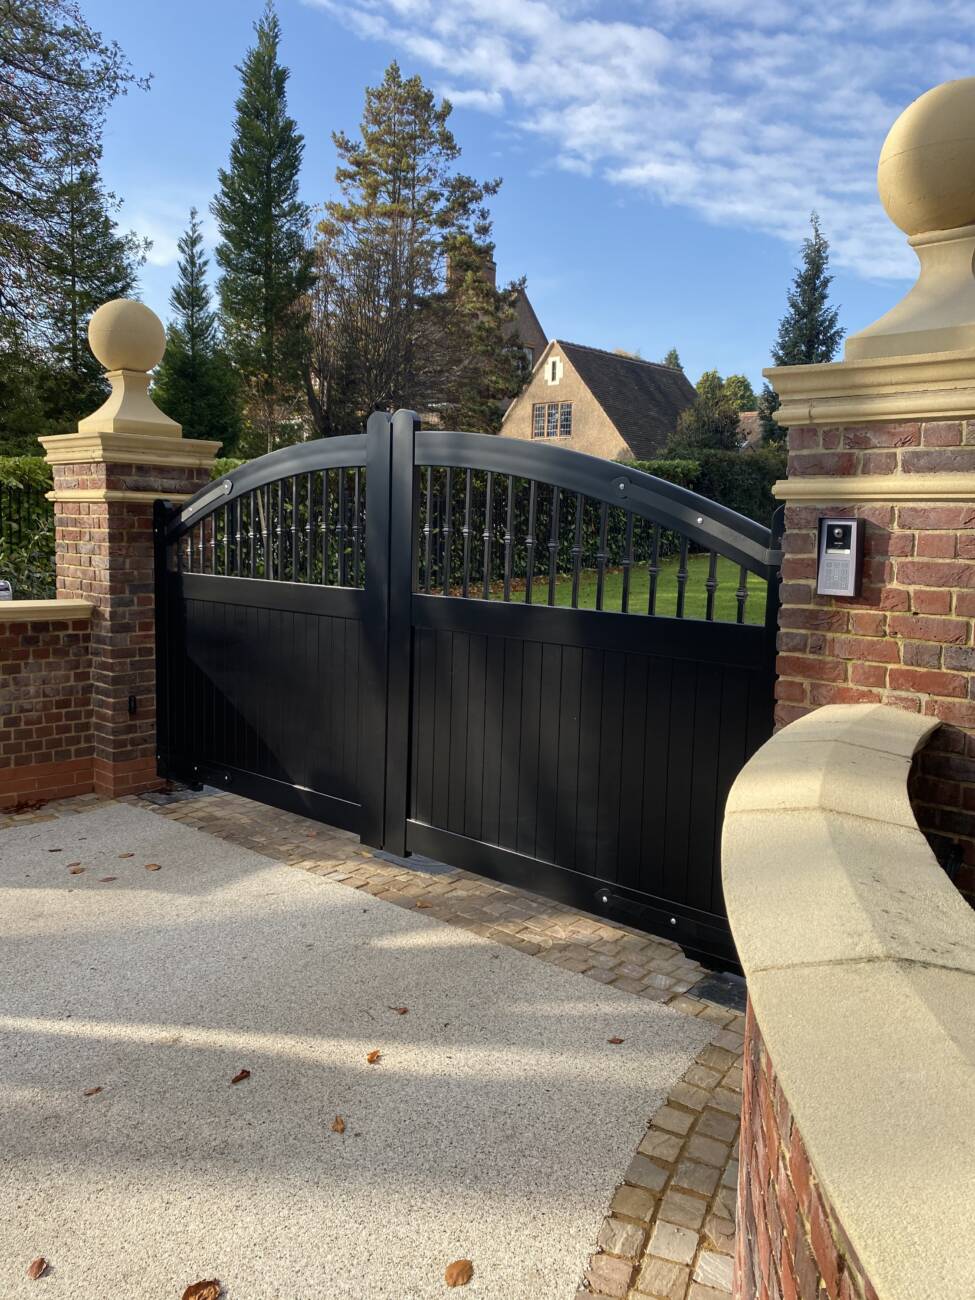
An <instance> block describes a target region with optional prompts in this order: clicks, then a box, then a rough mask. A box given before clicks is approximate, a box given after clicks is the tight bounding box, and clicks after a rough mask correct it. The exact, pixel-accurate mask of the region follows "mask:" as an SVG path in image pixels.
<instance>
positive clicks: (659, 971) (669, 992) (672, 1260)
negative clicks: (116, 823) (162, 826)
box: [0, 794, 745, 1300]
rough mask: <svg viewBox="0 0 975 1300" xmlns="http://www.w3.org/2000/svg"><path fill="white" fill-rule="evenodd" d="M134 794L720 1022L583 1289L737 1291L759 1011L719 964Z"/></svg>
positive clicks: (216, 807)
mask: <svg viewBox="0 0 975 1300" xmlns="http://www.w3.org/2000/svg"><path fill="white" fill-rule="evenodd" d="M156 798H157V797H156V796H143V797H132V798H129V799H127V800H125V802H128V803H136V804H138V805H139V806H140V807H148V808H150V809H151V810H152V811H153V812H156V813H158V814H160V815H161V816H163V817H169V818H172V819H174V820H176V821H180V822H183V823H184V824H185V825H187V826H192V827H194V828H195V829H198V830H201V831H205V832H207V833H209V834H211V835H216V836H218V837H219V838H221V839H224V840H227V841H229V842H231V843H234V844H240V845H242V846H244V847H246V848H248V849H251V850H253V851H254V852H257V853H262V854H264V855H265V856H267V857H269V858H273V859H274V860H275V861H278V862H286V863H288V864H289V865H291V866H295V867H299V868H301V869H303V870H306V871H310V872H312V873H314V874H315V875H320V876H324V877H326V878H328V879H330V880H333V881H335V882H337V883H341V884H344V885H347V886H349V887H351V888H354V889H361V890H363V891H365V892H366V893H369V894H373V895H375V896H376V897H378V898H384V899H386V900H387V901H388V902H391V903H395V904H396V905H397V906H399V907H407V908H415V907H420V908H424V909H429V911H430V915H431V916H435V917H437V918H438V919H439V920H441V921H444V922H446V923H447V924H450V925H457V926H460V927H462V928H464V929H466V930H470V931H472V932H473V933H475V934H480V935H484V936H486V937H488V938H490V939H493V940H494V941H496V942H498V943H503V944H505V945H507V946H508V947H511V948H517V949H518V950H519V951H521V952H524V953H527V954H529V955H531V956H534V957H537V958H538V959H539V960H540V961H548V962H551V963H553V964H554V965H557V966H561V967H562V968H563V969H566V970H570V971H573V972H575V973H578V974H579V975H581V976H583V977H584V978H586V979H594V980H597V981H599V983H601V984H612V985H613V986H614V987H616V988H619V989H623V990H624V991H625V992H628V993H632V994H633V995H635V996H636V997H642V998H646V999H649V1000H651V1001H654V1002H663V1003H666V1004H667V1005H669V1006H671V1007H672V1008H673V1009H674V1010H675V1011H678V1012H681V1013H683V1014H686V1015H693V1016H697V1017H698V1018H699V1019H702V1020H707V1021H709V1022H711V1023H712V1024H713V1025H714V1035H713V1037H712V1040H711V1042H710V1043H709V1044H708V1046H707V1047H705V1048H704V1049H703V1050H702V1051H701V1052H700V1053H699V1054H698V1056H697V1059H696V1060H695V1061H694V1063H693V1064H692V1065H691V1066H690V1067H689V1068H688V1070H687V1071H686V1073H685V1075H684V1077H683V1079H682V1080H681V1081H680V1082H679V1083H677V1084H675V1086H674V1088H673V1089H672V1091H671V1094H670V1097H669V1098H668V1100H667V1102H666V1104H665V1105H664V1106H662V1107H661V1108H660V1109H659V1110H658V1111H657V1113H656V1114H655V1115H654V1116H653V1118H652V1120H651V1122H650V1126H649V1128H648V1130H647V1133H646V1135H645V1137H644V1139H643V1141H642V1142H641V1143H640V1146H639V1148H638V1150H637V1151H636V1152H635V1153H634V1156H633V1159H632V1161H631V1162H630V1165H629V1166H628V1168H627V1169H626V1171H625V1173H624V1174H623V1177H622V1181H621V1184H620V1186H619V1187H618V1188H617V1189H616V1190H615V1193H614V1194H613V1196H612V1200H611V1203H610V1205H609V1207H608V1214H607V1217H606V1218H605V1219H604V1221H603V1224H602V1227H601V1229H600V1231H599V1236H598V1240H597V1243H596V1245H597V1251H596V1253H595V1254H594V1255H593V1256H592V1258H591V1260H590V1263H589V1266H588V1268H587V1270H586V1276H585V1279H584V1280H583V1281H582V1283H581V1287H580V1290H579V1291H578V1293H577V1296H578V1300H583V1298H585V1300H595V1298H596V1297H606V1298H607V1300H648V1297H653V1300H726V1298H727V1296H728V1295H729V1294H730V1292H731V1282H732V1265H733V1260H734V1237H735V1189H736V1184H737V1172H738V1127H739V1116H740V1111H741V1062H742V1042H743V1037H744V1024H745V1018H744V1016H743V1015H741V1014H739V1013H737V1012H734V1011H731V1010H729V1009H727V1008H725V1007H721V1006H717V1005H715V1004H714V1003H711V1002H706V1001H703V1000H701V999H699V998H696V997H694V996H693V991H694V987H695V985H697V984H698V983H699V982H700V981H701V980H702V979H703V978H704V977H705V976H706V975H707V972H706V971H705V970H704V969H703V968H702V967H701V966H700V965H699V964H698V963H697V962H695V961H693V960H692V959H691V958H689V957H687V956H686V955H685V954H684V953H683V952H682V951H681V949H680V948H678V947H677V945H676V944H674V943H671V942H669V941H668V940H666V939H655V938H652V937H651V936H649V935H646V934H643V933H641V932H640V931H636V930H631V929H629V928H628V927H626V926H620V925H616V924H611V923H609V922H607V921H604V920H602V919H600V918H598V917H593V916H589V915H587V914H586V913H584V912H580V911H577V910H575V909H573V908H570V907H565V906H563V905H561V904H559V903H554V902H551V901H549V900H547V899H542V898H539V897H537V896H536V895H534V894H529V893H527V892H525V891H523V890H520V889H515V888H513V887H509V886H506V885H500V884H496V883H495V882H493V881H490V880H485V879H484V878H482V877H480V876H476V875H473V874H472V873H471V872H468V871H462V870H460V869H457V868H446V869H445V868H443V867H440V866H437V867H432V866H431V867H430V868H429V869H425V868H424V867H423V866H422V863H423V860H422V859H420V864H421V866H420V869H419V870H417V869H416V868H415V867H408V866H406V865H405V864H401V863H398V862H396V861H393V860H389V859H384V858H382V857H380V856H377V855H376V854H375V853H374V852H373V851H372V850H371V849H366V848H363V847H362V845H360V844H359V842H358V840H357V839H356V837H355V836H354V835H351V834H348V833H347V832H345V831H340V830H336V829H334V828H332V827H328V826H322V825H320V824H318V823H317V822H312V821H309V820H307V819H306V818H304V817H299V816H296V815H294V814H292V813H286V812H280V811H278V810H277V809H273V808H268V807H265V806H264V805H261V804H256V803H253V802H251V801H250V800H247V799H242V798H240V797H238V796H236V795H229V794H219V795H213V796H206V795H204V796H194V797H191V798H185V799H175V800H171V801H160V802H154V801H153V800H154V799H156ZM99 802H101V800H99V798H98V797H97V796H95V795H82V796H79V797H77V798H74V799H66V800H61V801H59V802H58V803H54V804H49V805H46V806H45V807H42V808H38V809H30V810H26V811H23V812H21V813H15V814H5V815H0V829H2V828H3V827H5V826H9V825H22V824H23V823H24V822H27V821H46V820H49V819H51V818H53V817H56V816H63V815H64V814H66V813H77V812H84V811H86V810H87V809H89V808H92V807H94V806H96V805H97V804H98V803H99Z"/></svg>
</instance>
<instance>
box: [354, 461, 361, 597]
mask: <svg viewBox="0 0 975 1300" xmlns="http://www.w3.org/2000/svg"><path fill="white" fill-rule="evenodd" d="M360 473H361V471H360V469H359V466H358V465H356V467H355V469H354V470H353V471H352V585H353V587H360V586H361V585H362V583H361V582H360V581H359V566H360V560H361V556H362V527H361V525H360V523H359V510H360V508H361V502H362V484H361V481H360Z"/></svg>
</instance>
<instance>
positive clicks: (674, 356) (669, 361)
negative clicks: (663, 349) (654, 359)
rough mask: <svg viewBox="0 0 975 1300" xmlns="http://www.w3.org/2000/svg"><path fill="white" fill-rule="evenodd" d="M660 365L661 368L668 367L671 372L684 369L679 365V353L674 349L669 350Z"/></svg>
mask: <svg viewBox="0 0 975 1300" xmlns="http://www.w3.org/2000/svg"><path fill="white" fill-rule="evenodd" d="M660 364H661V365H662V366H670V368H671V369H672V370H683V369H684V367H683V365H682V364H681V359H680V353H679V352H678V351H677V349H676V348H671V349H670V351H669V352H668V353H667V355H666V356H665V357H664V359H663V361H661V363H660Z"/></svg>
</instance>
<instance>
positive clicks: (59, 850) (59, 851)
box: [34, 849, 64, 1264]
mask: <svg viewBox="0 0 975 1300" xmlns="http://www.w3.org/2000/svg"><path fill="white" fill-rule="evenodd" d="M63 852H64V849H48V853H63ZM34 1263H35V1264H36V1263H37V1260H35V1261H34Z"/></svg>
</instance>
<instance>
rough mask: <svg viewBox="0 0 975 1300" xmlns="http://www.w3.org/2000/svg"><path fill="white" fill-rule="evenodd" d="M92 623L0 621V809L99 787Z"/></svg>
mask: <svg viewBox="0 0 975 1300" xmlns="http://www.w3.org/2000/svg"><path fill="white" fill-rule="evenodd" d="M91 721H92V705H91V628H90V622H89V620H88V619H87V618H78V619H70V620H69V619H54V618H51V617H45V618H43V619H32V620H31V621H29V622H16V623H14V622H9V621H6V620H4V621H0V808H5V809H7V808H12V807H16V806H17V805H18V804H21V803H32V802H35V801H40V800H44V799H53V798H62V797H64V796H65V795H70V794H84V793H86V792H87V791H89V790H91V789H92V784H93V746H92V739H91Z"/></svg>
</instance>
